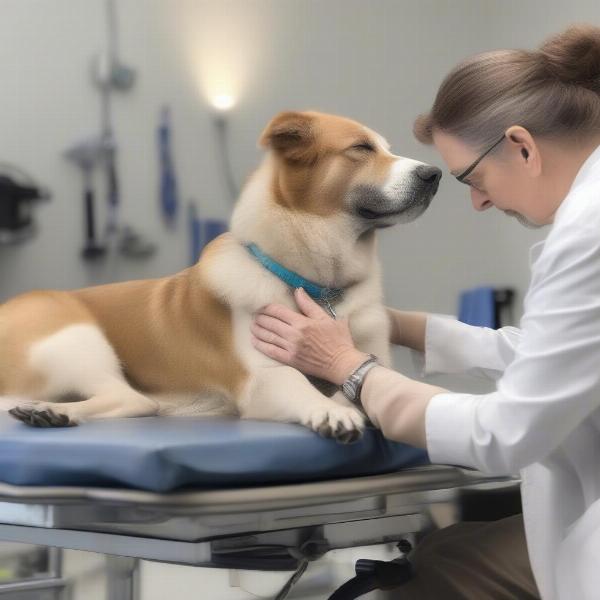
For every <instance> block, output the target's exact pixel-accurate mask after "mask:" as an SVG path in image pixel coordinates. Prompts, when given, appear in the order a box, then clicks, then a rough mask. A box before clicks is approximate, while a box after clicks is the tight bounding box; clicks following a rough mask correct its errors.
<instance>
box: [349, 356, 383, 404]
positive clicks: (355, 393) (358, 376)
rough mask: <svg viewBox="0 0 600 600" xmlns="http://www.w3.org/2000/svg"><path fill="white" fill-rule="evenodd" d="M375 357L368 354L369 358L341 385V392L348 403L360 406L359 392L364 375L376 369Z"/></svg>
mask: <svg viewBox="0 0 600 600" xmlns="http://www.w3.org/2000/svg"><path fill="white" fill-rule="evenodd" d="M377 360H378V359H377V357H376V356H375V355H374V354H369V358H368V359H367V360H365V362H364V363H362V364H361V365H360V366H359V367H358V368H356V369H355V370H354V371H353V372H352V373H351V374H350V376H349V377H348V379H346V381H344V383H343V384H342V392H343V394H344V396H346V398H348V400H350V402H352V403H354V404H356V405H357V406H360V392H361V390H362V385H363V381H364V379H365V375H366V374H367V373H368V372H369V371H370V370H371V369H372V368H373V367H376V366H377V364H378V362H377Z"/></svg>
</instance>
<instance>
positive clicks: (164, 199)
mask: <svg viewBox="0 0 600 600" xmlns="http://www.w3.org/2000/svg"><path fill="white" fill-rule="evenodd" d="M158 155H159V160H160V202H161V209H162V214H163V216H164V218H165V221H166V222H167V223H169V224H173V223H174V221H175V218H176V216H177V204H178V201H177V180H176V179H175V168H174V166H173V151H172V148H171V117H170V112H169V108H168V107H167V106H164V107H163V108H162V110H161V113H160V124H159V126H158Z"/></svg>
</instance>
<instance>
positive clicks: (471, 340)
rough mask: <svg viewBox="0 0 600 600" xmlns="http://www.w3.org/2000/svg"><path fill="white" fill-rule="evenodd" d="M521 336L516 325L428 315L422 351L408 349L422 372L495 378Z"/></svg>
mask: <svg viewBox="0 0 600 600" xmlns="http://www.w3.org/2000/svg"><path fill="white" fill-rule="evenodd" d="M520 339H521V331H520V330H519V329H517V328H516V327H502V328H501V329H490V328H489V327H475V326H473V325H467V324H465V323H461V322H460V321H457V320H456V319H455V318H454V317H452V316H449V315H433V314H431V315H428V316H427V323H426V326H425V352H424V353H422V352H418V351H412V353H411V354H412V358H413V363H414V365H415V368H416V369H417V370H418V371H419V372H420V373H421V375H422V376H426V375H431V374H434V373H465V374H469V375H475V376H479V377H486V378H489V379H494V380H497V379H498V378H500V377H501V376H502V373H503V372H504V369H505V368H506V366H507V365H508V364H509V363H510V362H511V361H512V360H513V359H514V356H515V351H516V348H517V346H518V344H519V341H520Z"/></svg>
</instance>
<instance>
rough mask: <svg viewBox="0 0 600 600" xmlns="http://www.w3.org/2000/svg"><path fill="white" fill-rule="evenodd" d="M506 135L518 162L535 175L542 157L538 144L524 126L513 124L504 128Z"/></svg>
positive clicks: (540, 164) (539, 170)
mask: <svg viewBox="0 0 600 600" xmlns="http://www.w3.org/2000/svg"><path fill="white" fill-rule="evenodd" d="M506 137H507V141H508V143H509V144H510V145H511V147H512V149H513V150H514V151H516V153H517V154H516V156H518V160H519V162H520V163H521V164H522V166H523V167H525V168H526V169H527V170H528V171H529V173H530V174H532V175H534V176H537V175H539V173H540V172H541V167H542V157H541V155H540V150H539V146H538V145H537V143H536V141H535V140H534V138H533V136H532V135H531V133H529V131H528V130H527V129H525V127H521V126H520V125H513V126H512V127H509V128H508V129H507V130H506Z"/></svg>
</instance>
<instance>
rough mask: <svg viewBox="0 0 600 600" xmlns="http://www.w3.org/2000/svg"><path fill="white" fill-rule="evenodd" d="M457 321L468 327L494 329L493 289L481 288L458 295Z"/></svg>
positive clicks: (495, 320)
mask: <svg viewBox="0 0 600 600" xmlns="http://www.w3.org/2000/svg"><path fill="white" fill-rule="evenodd" d="M458 320H459V321H462V322H463V323H467V324H468V325H477V326H479V327H491V328H492V329H496V328H497V327H498V322H497V318H496V292H495V290H494V288H492V287H488V286H482V287H478V288H474V289H471V290H466V291H464V292H462V293H461V294H460V303H459V309H458Z"/></svg>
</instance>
